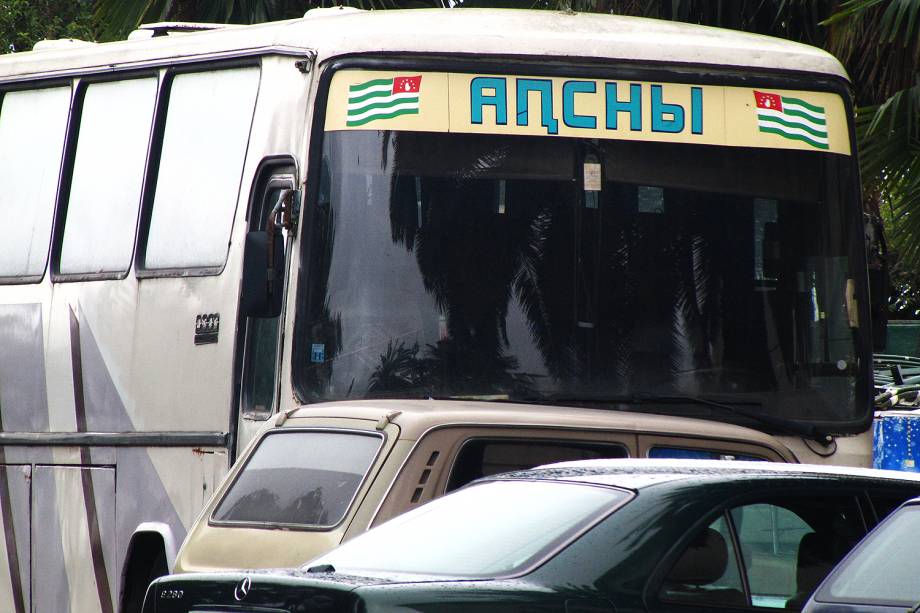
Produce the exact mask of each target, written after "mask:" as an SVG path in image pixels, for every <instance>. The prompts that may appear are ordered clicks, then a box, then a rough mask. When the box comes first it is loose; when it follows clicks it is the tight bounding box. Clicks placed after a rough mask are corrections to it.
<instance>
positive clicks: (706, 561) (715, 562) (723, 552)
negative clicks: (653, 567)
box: [668, 528, 728, 585]
mask: <svg viewBox="0 0 920 613" xmlns="http://www.w3.org/2000/svg"><path fill="white" fill-rule="evenodd" d="M727 566H728V546H727V545H726V544H725V539H724V538H723V537H722V535H721V534H719V533H718V532H716V531H715V530H713V529H712V528H706V529H705V530H703V531H702V532H701V533H699V534H698V535H697V536H696V538H695V539H693V542H691V543H690V546H689V547H687V550H686V551H684V553H683V555H681V556H680V559H679V560H677V564H675V565H674V568H672V569H671V572H670V573H668V581H669V582H671V583H683V584H685V585H706V584H709V583H714V582H716V581H717V580H718V579H719V577H721V576H722V575H724V574H725V569H726V567H727Z"/></svg>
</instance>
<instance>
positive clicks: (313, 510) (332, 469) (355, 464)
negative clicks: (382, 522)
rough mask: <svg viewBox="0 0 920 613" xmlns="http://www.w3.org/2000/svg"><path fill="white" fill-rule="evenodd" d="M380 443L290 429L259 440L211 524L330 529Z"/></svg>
mask: <svg viewBox="0 0 920 613" xmlns="http://www.w3.org/2000/svg"><path fill="white" fill-rule="evenodd" d="M382 443H383V437H382V436H379V435H376V434H365V433H359V432H335V431H332V430H328V431H324V430H317V431H305V430H304V431H301V430H290V431H286V432H285V431H282V432H274V433H270V434H268V435H267V436H265V438H263V439H262V440H261V441H260V442H259V444H258V447H256V449H255V451H253V452H252V455H250V456H249V459H248V460H246V465H245V466H244V467H243V469H242V470H241V471H240V473H239V475H238V476H237V477H236V480H235V481H234V482H233V485H231V486H230V488H229V489H228V490H227V492H226V494H224V497H223V499H222V500H221V501H220V504H219V505H218V506H217V508H216V509H215V510H214V514H213V515H212V516H211V519H212V520H213V521H215V522H238V523H252V524H280V525H292V526H334V525H336V524H337V523H339V522H340V521H341V520H342V518H343V517H344V516H345V513H346V512H347V511H348V507H349V506H350V505H351V501H352V500H353V499H354V496H355V493H356V492H357V491H358V488H359V487H360V485H361V482H362V481H363V480H364V476H365V475H366V474H367V471H368V469H370V467H371V463H372V462H373V461H374V458H375V457H376V456H377V452H378V451H379V449H380V446H381V444H382Z"/></svg>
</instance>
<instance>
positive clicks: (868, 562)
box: [816, 505, 920, 607]
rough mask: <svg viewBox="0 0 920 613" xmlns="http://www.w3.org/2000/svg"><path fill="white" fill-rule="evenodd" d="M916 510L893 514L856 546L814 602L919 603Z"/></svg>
mask: <svg viewBox="0 0 920 613" xmlns="http://www.w3.org/2000/svg"><path fill="white" fill-rule="evenodd" d="M918 551H920V506H918V505H913V506H909V507H905V508H903V509H901V510H899V511H897V512H896V513H895V514H894V515H892V516H891V518H890V519H888V520H887V521H885V522H884V523H883V524H881V525H880V526H879V527H878V529H877V530H875V531H874V532H872V533H871V534H870V535H869V536H868V537H866V539H865V540H864V541H863V542H862V543H860V544H859V545H858V546H857V547H856V549H855V550H854V551H853V553H852V554H850V556H849V557H848V558H847V559H846V560H845V561H844V562H843V563H842V564H841V565H840V566H839V567H838V568H837V570H836V571H835V572H834V573H833V574H832V575H831V578H830V579H829V580H828V581H827V582H825V583H824V586H823V587H822V588H821V590H820V591H819V592H818V594H817V596H816V600H818V601H820V602H840V603H849V604H863V605H885V606H897V607H913V606H915V605H917V604H918V603H920V579H918V575H920V564H918V557H917V552H918Z"/></svg>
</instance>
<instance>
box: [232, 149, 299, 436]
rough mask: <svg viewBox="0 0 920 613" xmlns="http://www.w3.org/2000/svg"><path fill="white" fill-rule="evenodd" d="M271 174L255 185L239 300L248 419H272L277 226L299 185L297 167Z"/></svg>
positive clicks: (280, 243)
mask: <svg viewBox="0 0 920 613" xmlns="http://www.w3.org/2000/svg"><path fill="white" fill-rule="evenodd" d="M271 170H272V171H273V172H272V173H271V174H267V173H263V176H267V180H265V179H262V180H257V181H256V188H255V191H254V199H253V201H252V204H251V208H250V213H249V235H248V236H247V240H246V253H245V254H244V256H243V257H244V266H243V287H242V295H241V298H240V317H241V318H242V319H244V320H245V323H244V324H243V328H244V330H245V332H244V337H243V346H242V351H243V363H242V376H241V387H240V409H241V412H242V414H243V415H244V416H245V417H249V418H254V419H266V418H268V416H269V415H271V414H272V412H273V410H274V405H275V390H276V387H277V385H276V381H277V373H278V344H279V336H280V334H279V333H280V329H281V322H280V319H281V316H280V311H281V309H280V306H281V297H282V294H283V291H284V271H285V269H286V266H285V262H286V257H285V254H286V252H287V249H285V248H284V241H285V233H284V232H283V231H282V230H281V228H280V227H279V226H278V225H277V223H278V218H279V213H278V207H279V205H281V204H282V202H283V200H284V197H285V194H286V193H288V192H290V190H293V189H294V187H295V185H296V182H295V179H294V176H293V168H290V167H287V166H285V167H284V168H282V169H279V168H277V167H276V168H274V169H271ZM252 239H257V240H252ZM269 268H270V269H271V270H269ZM269 276H271V277H272V278H271V279H269Z"/></svg>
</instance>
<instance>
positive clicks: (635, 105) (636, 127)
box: [604, 83, 642, 132]
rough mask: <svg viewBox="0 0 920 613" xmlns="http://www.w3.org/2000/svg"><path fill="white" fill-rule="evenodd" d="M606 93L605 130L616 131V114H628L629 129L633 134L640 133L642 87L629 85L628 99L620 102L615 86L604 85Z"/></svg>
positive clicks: (635, 84) (636, 84) (611, 84)
mask: <svg viewBox="0 0 920 613" xmlns="http://www.w3.org/2000/svg"><path fill="white" fill-rule="evenodd" d="M604 91H605V92H606V93H607V129H608V130H616V129H617V114H618V113H629V129H630V130H632V131H633V132H641V131H642V86H641V85H639V84H638V83H630V84H629V98H628V99H627V100H620V99H619V98H618V97H617V84H616V83H607V84H605V85H604Z"/></svg>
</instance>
